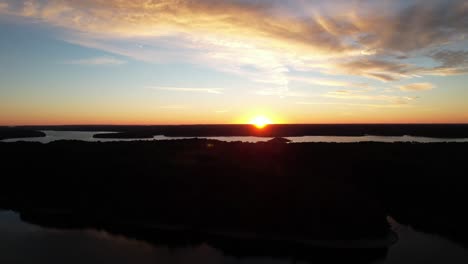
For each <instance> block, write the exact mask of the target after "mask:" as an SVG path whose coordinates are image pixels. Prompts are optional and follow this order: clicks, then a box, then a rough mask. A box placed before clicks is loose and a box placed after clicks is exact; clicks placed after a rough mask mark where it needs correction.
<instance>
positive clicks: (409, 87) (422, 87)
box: [399, 83, 435, 92]
mask: <svg viewBox="0 0 468 264" xmlns="http://www.w3.org/2000/svg"><path fill="white" fill-rule="evenodd" d="M399 88H400V90H402V91H406V92H408V91H409V92H410V91H428V90H432V89H434V88H435V86H434V85H433V84H432V83H410V84H406V85H400V86H399Z"/></svg>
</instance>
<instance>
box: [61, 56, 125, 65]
mask: <svg viewBox="0 0 468 264" xmlns="http://www.w3.org/2000/svg"><path fill="white" fill-rule="evenodd" d="M126 63H127V62H126V61H124V60H119V59H116V58H113V57H95V58H88V59H80V60H70V61H66V62H65V64H73V65H92V66H99V65H104V66H116V65H122V64H126Z"/></svg>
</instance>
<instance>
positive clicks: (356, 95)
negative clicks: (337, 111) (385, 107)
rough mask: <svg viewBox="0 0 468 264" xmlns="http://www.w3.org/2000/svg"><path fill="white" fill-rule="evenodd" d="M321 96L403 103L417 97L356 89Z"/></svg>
mask: <svg viewBox="0 0 468 264" xmlns="http://www.w3.org/2000/svg"><path fill="white" fill-rule="evenodd" d="M323 97H327V98H333V99H343V100H359V101H385V102H388V103H391V104H397V105H405V104H409V103H410V102H412V101H414V100H416V99H418V97H410V96H390V95H382V94H365V93H362V92H361V91H356V90H354V91H353V90H338V91H333V92H328V93H326V94H324V95H323Z"/></svg>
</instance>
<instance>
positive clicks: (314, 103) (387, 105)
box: [296, 102, 411, 108]
mask: <svg viewBox="0 0 468 264" xmlns="http://www.w3.org/2000/svg"><path fill="white" fill-rule="evenodd" d="M296 104H298V105H329V106H347V107H364V108H401V107H410V106H411V105H408V104H398V103H384V104H362V103H354V104H353V103H343V102H339V103H332V102H296Z"/></svg>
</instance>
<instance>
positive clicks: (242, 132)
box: [0, 124, 468, 139]
mask: <svg viewBox="0 0 468 264" xmlns="http://www.w3.org/2000/svg"><path fill="white" fill-rule="evenodd" d="M41 130H55V131H91V132H92V131H96V132H99V131H109V132H112V133H101V134H97V135H95V138H108V139H119V138H120V139H139V138H141V139H146V138H151V137H153V136H156V135H164V136H167V137H216V136H219V137H221V136H258V137H299V136H366V135H374V136H405V135H408V136H418V137H434V138H468V124H446V125H444V124H349V125H342V124H336V125H333V124H330V125H321V124H305V125H292V124H284V125H279V124H278V125H268V126H266V127H265V128H263V129H257V128H255V127H254V126H252V125H154V126H122V125H90V126H85V125H71V126H20V127H14V128H6V127H3V128H0V139H1V138H2V136H3V137H4V136H5V135H6V133H9V134H8V136H9V138H11V137H12V136H14V137H20V136H21V134H20V133H19V132H20V131H36V133H40V131H41ZM15 131H18V132H15ZM15 133H16V135H15Z"/></svg>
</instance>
